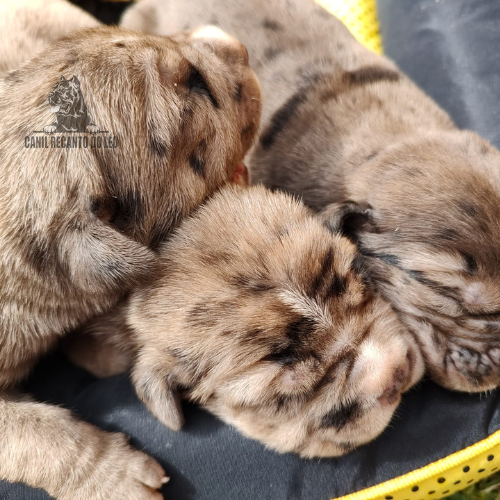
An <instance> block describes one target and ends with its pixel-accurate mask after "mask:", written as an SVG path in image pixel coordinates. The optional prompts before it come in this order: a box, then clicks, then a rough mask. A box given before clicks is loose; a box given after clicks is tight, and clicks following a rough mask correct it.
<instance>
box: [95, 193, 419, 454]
mask: <svg viewBox="0 0 500 500" xmlns="http://www.w3.org/2000/svg"><path fill="white" fill-rule="evenodd" d="M160 256H161V269H160V270H159V272H158V273H157V274H156V278H155V280H154V281H153V282H151V283H150V284H148V285H147V286H144V287H142V288H141V289H138V290H136V291H135V292H133V293H132V295H131V296H130V297H129V300H128V302H127V303H125V304H124V305H122V306H121V307H120V308H118V309H116V310H115V311H114V312H113V313H108V314H107V315H105V316H104V317H102V318H98V319H96V320H94V321H93V322H92V324H91V325H89V327H88V328H87V333H89V332H90V333H92V334H93V335H94V337H97V338H98V337H101V338H104V340H105V342H106V343H107V345H108V346H111V344H112V343H113V340H110V339H113V337H115V339H116V341H117V342H118V343H119V344H120V346H121V349H122V350H121V353H122V354H121V355H120V354H119V353H117V352H116V351H115V352H114V353H113V354H111V353H112V350H110V349H106V350H105V351H101V353H100V356H102V355H103V354H104V355H105V357H106V358H107V359H106V360H107V362H108V363H111V365H114V366H115V368H117V369H118V370H119V364H120V363H121V362H122V361H123V360H124V359H125V356H124V355H125V354H126V349H127V347H128V348H129V349H131V351H133V352H134V353H135V361H134V363H133V365H134V366H133V369H132V380H133V383H134V386H135V388H136V391H137V394H138V395H139V397H140V398H141V400H142V401H143V402H144V403H145V404H146V406H147V407H148V408H149V409H150V410H151V412H152V413H153V414H154V415H155V416H156V417H157V418H158V419H159V420H160V421H161V422H163V423H164V424H165V425H167V426H168V427H170V428H171V429H174V430H178V429H180V428H181V426H182V424H183V418H182V413H181V407H180V402H179V397H180V395H182V396H183V397H186V398H188V399H190V400H192V401H195V402H198V403H200V404H202V405H203V406H204V407H205V408H207V409H208V410H210V411H212V412H213V413H215V414H216V415H218V416H219V417H220V418H221V419H223V420H224V421H226V422H228V423H230V424H232V425H234V426H235V427H236V428H237V429H239V430H240V431H241V432H242V433H243V434H245V435H246V436H249V437H251V438H254V439H258V440H260V441H261V442H263V443H264V444H266V445H267V446H269V447H271V448H273V449H275V450H277V451H280V452H295V453H299V454H300V455H301V456H303V457H313V456H338V455H342V454H344V453H347V452H348V451H350V450H352V449H353V448H355V447H356V446H358V445H360V444H363V443H366V442H367V441H370V440H371V439H373V438H375V437H376V436H377V435H378V434H380V432H382V430H383V429H384V428H385V427H386V426H387V424H388V422H389V420H390V419H391V417H392V415H393V413H394V410H395V409H396V407H397V405H398V403H399V401H400V396H401V393H402V392H404V391H406V390H407V389H408V388H410V387H411V386H412V385H413V384H414V383H415V382H416V381H417V380H418V379H419V378H420V377H421V375H422V373H423V370H424V364H423V360H422V357H421V355H420V352H419V349H418V346H417V344H416V343H415V341H414V339H413V338H412V336H411V335H410V334H409V333H408V331H407V329H406V327H404V326H403V324H402V323H400V322H399V320H398V318H397V316H396V314H395V313H394V312H393V311H392V309H391V307H390V306H389V305H388V304H387V303H386V302H384V301H383V300H382V299H380V298H378V297H376V296H375V295H374V294H373V293H372V291H371V290H370V288H369V286H368V284H367V282H366V280H365V275H364V271H363V269H362V268H361V267H360V266H359V264H360V258H359V257H360V256H359V254H358V252H357V250H356V247H355V245H354V244H352V243H351V242H350V241H349V240H348V239H347V238H345V237H341V236H339V235H338V234H331V233H330V232H329V231H328V230H327V229H326V228H325V227H324V226H323V225H322V224H321V223H320V221H319V220H318V219H317V218H315V217H314V216H313V214H312V212H311V211H310V210H309V209H307V208H306V207H305V206H304V205H303V204H301V203H300V202H298V201H296V200H295V199H293V198H292V197H290V196H289V195H286V194H284V193H274V194H273V193H271V192H270V191H268V190H266V189H265V188H263V187H261V186H254V187H251V188H242V187H238V186H233V187H226V188H224V189H222V190H221V191H219V192H218V193H217V194H216V195H214V197H213V198H212V199H210V200H209V201H208V202H207V203H206V204H205V205H203V206H202V207H201V208H200V209H199V210H198V211H197V212H196V213H195V214H194V215H193V216H192V217H190V218H188V219H186V220H185V221H184V222H183V223H182V224H181V226H180V227H179V228H178V230H177V231H176V232H175V233H174V235H173V236H172V238H170V239H169V240H168V242H166V243H165V244H164V245H163V246H162V247H161V248H160ZM127 337H128V339H129V343H128V346H127V345H126V343H125V342H124V339H126V338H127ZM110 354H111V356H110ZM115 356H116V357H115ZM98 357H99V356H98ZM110 358H111V359H110ZM116 360H118V361H119V362H118V363H117V362H116ZM121 366H122V369H123V368H125V366H126V363H124V364H122V365H121ZM118 370H117V371H118ZM99 374H102V373H99Z"/></svg>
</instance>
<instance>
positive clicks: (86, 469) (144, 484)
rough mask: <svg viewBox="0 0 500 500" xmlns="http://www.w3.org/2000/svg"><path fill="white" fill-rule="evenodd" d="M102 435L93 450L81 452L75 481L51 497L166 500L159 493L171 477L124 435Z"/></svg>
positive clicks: (99, 499) (101, 499) (67, 499)
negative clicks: (130, 443) (129, 442)
mask: <svg viewBox="0 0 500 500" xmlns="http://www.w3.org/2000/svg"><path fill="white" fill-rule="evenodd" d="M99 434H100V436H99V438H100V439H99V440H98V441H97V443H96V442H94V447H93V449H88V448H87V449H82V450H80V457H81V460H79V461H78V462H76V464H75V466H74V468H73V470H72V471H71V478H72V479H73V480H68V481H67V482H66V483H65V485H64V486H63V487H62V488H61V490H59V491H57V492H49V493H52V494H54V496H55V497H56V498H57V499H58V500H89V499H92V500H162V499H163V495H162V494H161V493H160V492H159V491H157V490H158V489H160V488H161V487H162V485H163V484H165V483H166V482H167V481H168V477H166V475H165V471H164V470H163V468H162V467H161V465H160V464H159V463H158V462H157V461H156V460H155V459H153V458H151V457H149V456H148V455H146V454H144V453H142V452H140V451H137V450H134V449H132V448H131V447H130V445H129V444H128V439H127V438H126V436H124V435H123V434H109V433H104V432H99ZM85 448H86V447H85ZM94 448H95V449H94Z"/></svg>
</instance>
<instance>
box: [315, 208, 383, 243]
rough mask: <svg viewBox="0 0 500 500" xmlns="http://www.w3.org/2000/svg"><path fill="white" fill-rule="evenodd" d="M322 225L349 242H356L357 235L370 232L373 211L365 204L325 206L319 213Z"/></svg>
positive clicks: (372, 223) (372, 226)
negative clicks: (345, 237)
mask: <svg viewBox="0 0 500 500" xmlns="http://www.w3.org/2000/svg"><path fill="white" fill-rule="evenodd" d="M319 217H320V219H321V220H322V221H323V223H324V225H325V226H326V227H327V228H328V229H329V230H330V231H332V232H334V233H341V234H343V235H344V236H347V237H348V238H349V239H350V240H351V241H357V237H358V234H359V233H360V232H363V231H372V230H373V229H374V227H375V225H374V222H373V209H372V207H371V206H370V205H369V204H368V203H366V202H356V201H350V200H348V201H344V202H342V203H332V204H330V205H328V206H326V207H325V208H324V209H323V210H322V211H321V212H320V213H319Z"/></svg>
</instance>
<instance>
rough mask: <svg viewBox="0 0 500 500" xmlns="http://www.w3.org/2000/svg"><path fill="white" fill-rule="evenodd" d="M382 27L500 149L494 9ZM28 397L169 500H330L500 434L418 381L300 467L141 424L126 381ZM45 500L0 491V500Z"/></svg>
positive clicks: (203, 424)
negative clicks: (374, 425)
mask: <svg viewBox="0 0 500 500" xmlns="http://www.w3.org/2000/svg"><path fill="white" fill-rule="evenodd" d="M379 16H380V21H381V27H382V33H383V37H384V45H385V48H386V53H387V54H388V55H389V56H390V57H392V58H393V59H394V60H395V61H396V62H397V63H398V64H399V65H400V67H401V68H402V69H403V70H404V71H405V72H407V74H408V75H409V76H411V77H412V78H413V79H414V80H415V81H416V82H417V83H418V84H419V85H420V86H421V87H422V88H423V89H424V90H426V91H427V92H428V93H429V94H430V95H431V96H433V97H434V98H435V99H436V100H437V101H438V102H439V103H440V104H441V105H442V106H443V107H445V108H446V109H447V110H448V111H449V112H450V114H451V115H452V117H453V118H454V119H455V121H456V122H457V124H458V125H459V126H461V127H468V128H472V129H475V130H477V131H478V132H479V133H480V134H481V135H483V136H484V137H486V138H488V139H490V140H491V141H492V142H493V143H494V144H495V145H496V146H497V147H500V126H499V125H500V100H499V99H498V97H499V96H500V85H499V83H500V58H498V57H496V52H498V47H500V3H498V2H496V0H488V1H487V0H474V1H473V2H472V1H470V0H440V1H436V0H379ZM27 389H28V390H29V391H30V392H32V393H33V394H34V395H35V396H36V397H37V398H38V399H40V400H43V401H52V402H54V403H56V404H61V405H63V406H66V407H68V408H72V409H73V410H74V411H75V412H76V413H78V414H79V415H80V416H81V417H82V418H84V419H85V420H87V421H88V422H91V423H93V424H95V425H97V426H99V427H101V428H103V429H108V430H120V431H123V432H125V433H127V434H129V435H130V436H132V443H133V444H134V445H135V446H137V447H139V448H141V449H144V450H146V451H147V452H149V453H150V454H152V455H153V456H155V457H156V458H157V459H158V460H159V461H160V462H161V463H162V464H163V466H164V467H165V469H166V471H167V473H168V474H169V475H170V476H171V481H170V483H169V484H167V485H166V486H165V488H164V492H165V495H166V497H168V498H175V499H178V500H183V499H185V500H187V499H196V500H226V499H233V498H238V499H240V500H246V499H248V500H250V499H251V500H255V499H256V498H258V499H259V500H267V499H269V500H271V499H272V500H298V499H307V500H316V499H318V500H320V499H321V500H326V499H328V498H332V497H336V496H340V495H343V494H347V493H350V492H353V491H357V490H359V489H362V488H365V487H368V486H371V485H374V484H377V483H380V482H382V481H385V480H388V479H391V478H393V477H396V476H398V475H400V474H404V473H406V472H409V471H411V470H413V469H416V468H419V467H422V466H424V465H426V464H428V463H430V462H433V461H435V460H437V459H439V458H442V457H444V456H446V455H448V454H450V453H453V452H455V451H458V450H460V449H462V448H464V447H466V446H469V445H471V444H473V443H475V442H477V441H479V440H481V439H483V438H485V437H487V436H488V435H490V434H491V433H492V432H494V431H496V430H498V429H500V402H499V397H500V392H499V391H494V392H493V393H491V394H489V395H487V396H485V395H466V394H458V393H452V392H449V391H446V390H444V389H442V388H440V387H438V386H436V385H434V384H433V383H432V382H430V381H425V382H423V383H422V384H420V386H419V387H418V388H417V389H415V390H413V391H411V392H410V393H409V394H407V395H405V397H404V400H403V403H402V405H401V408H400V410H399V411H398V414H397V416H396V417H395V418H394V420H393V422H392V423H391V425H390V426H389V428H388V429H387V430H386V431H385V432H384V434H383V435H382V436H381V437H380V438H379V439H377V440H376V441H374V442H373V443H370V444H369V445H367V446H365V447H362V448H360V449H359V450H356V451H354V452H352V453H350V454H349V455H347V456H345V457H343V458H340V459H328V460H301V459H299V458H298V457H296V456H293V455H278V454H276V453H274V452H271V451H269V450H266V449H265V448H264V447H263V446H262V445H260V444H259V443H257V442H255V441H251V440H248V439H245V438H244V437H242V436H240V435H239V434H238V433H237V432H236V431H235V430H234V429H232V428H230V427H228V426H226V425H224V424H223V423H221V422H220V421H218V420H217V419H216V418H214V417H213V416H211V415H209V414H207V413H206V412H204V411H202V410H200V409H199V408H196V407H195V406H192V405H185V413H186V422H187V423H186V427H185V429H184V430H183V431H182V432H179V433H173V432H171V431H169V430H168V429H166V428H164V427H163V426H161V425H160V424H159V423H158V422H157V421H156V420H155V419H154V418H153V417H152V416H151V415H149V414H148V412H147V411H146V410H145V409H144V407H143V406H142V405H141V404H140V402H139V401H138V400H137V398H136V397H135V395H134V392H133V389H132V387H131V385H130V383H129V380H128V377H127V376H125V375H123V376H119V377H113V378H109V379H105V380H97V379H95V378H93V377H92V376H90V375H89V374H87V373H86V372H84V371H82V370H79V369H77V368H74V367H72V366H71V365H69V364H68V363H67V362H66V361H65V360H64V359H63V358H62V357H59V356H52V357H50V358H48V359H47V360H45V361H44V362H43V363H42V364H41V365H40V366H39V368H38V369H37V371H36V372H35V374H34V375H33V377H32V378H31V380H30V381H29V383H28V386H27ZM488 472H489V471H486V472H485V474H486V473H488ZM464 474H465V475H466V473H464ZM48 498H49V497H48V495H46V494H45V493H44V492H41V491H39V490H34V489H30V488H27V487H26V486H23V485H11V484H8V483H2V482H0V499H2V500H4V499H5V500H19V499H26V500H47V499H48ZM89 500H91V499H89Z"/></svg>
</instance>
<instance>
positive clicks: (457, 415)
mask: <svg viewBox="0 0 500 500" xmlns="http://www.w3.org/2000/svg"><path fill="white" fill-rule="evenodd" d="M27 389H29V391H30V392H31V393H32V394H34V395H35V396H36V397H37V398H38V399H40V400H44V401H50V402H53V403H55V404H61V405H63V406H66V407H68V408H71V409H73V411H75V412H76V413H77V414H78V415H80V416H81V417H82V418H83V419H85V420H86V421H88V422H91V423H93V424H95V425H97V426H98V427H101V428H102V429H106V430H112V431H117V430H120V431H123V432H125V433H127V434H128V435H130V436H131V437H132V444H134V445H135V446H137V447H138V448H139V449H144V450H146V451H147V452H148V453H150V454H151V455H153V456H154V457H156V458H157V459H158V460H159V461H160V463H162V465H163V466H164V467H165V470H166V471H167V474H168V475H170V476H171V481H170V483H168V484H167V485H166V486H165V488H164V493H165V497H166V498H174V499H176V500H188V499H196V500H226V499H227V500H229V499H233V498H238V499H240V500H255V499H256V498H258V499H259V500H299V499H303V500H306V499H307V500H327V499H329V498H332V497H336V496H340V495H343V494H346V493H349V492H352V491H356V490H359V489H362V488H364V487H367V486H371V485H373V484H377V483H379V482H382V481H385V480H387V479H391V478H392V477H395V476H398V475H400V474H404V473H405V472H409V471H411V470H413V469H415V468H419V467H422V466H424V465H426V464H428V463H430V462H432V461H434V460H437V459H439V458H442V457H443V456H445V455H448V454H449V453H453V452H455V451H458V450H460V449H462V448H464V447H466V446H469V445H471V444H473V443H475V442H477V441H478V440H480V439H483V438H485V437H487V436H488V435H489V434H491V433H492V432H494V431H496V430H498V429H499V428H500V404H499V397H500V393H499V392H498V391H496V392H494V393H493V394H491V395H489V396H488V397H485V396H484V395H464V394H458V393H452V392H449V391H446V390H444V389H441V388H440V387H438V386H436V385H435V384H433V383H431V382H429V381H426V382H424V383H422V384H421V386H420V387H418V388H417V389H416V390H413V391H411V392H410V393H408V394H406V395H405V398H404V401H403V404H402V405H401V407H400V410H399V411H398V415H397V416H396V418H394V420H393V422H392V423H391V425H390V426H389V428H388V429H387V430H386V431H385V432H384V434H383V435H382V436H381V437H380V438H379V439H377V440H376V441H374V442H372V443H370V444H368V445H366V446H364V447H362V448H360V449H358V450H356V451H354V452H353V453H350V454H349V455H347V456H345V457H343V458H340V459H321V460H318V459H315V460H303V459H300V458H298V457H297V456H295V455H278V454H276V453H274V452H272V451H269V450H266V449H265V448H264V447H263V446H262V445H261V444H260V443H258V442H256V441H252V440H249V439H246V438H244V437H243V436H241V435H240V434H239V433H238V432H236V431H235V430H234V429H232V428H231V427H228V426H226V425H225V424H223V423H222V422H220V421H219V420H218V419H216V418H215V417H213V416H212V415H210V414H208V413H206V412H204V411H202V410H201V409H199V408H197V407H195V406H193V405H189V404H185V405H184V409H185V415H186V426H185V428H184V430H183V431H181V432H178V433H175V432H171V431H169V430H168V429H166V428H164V427H163V426H162V425H161V424H160V423H159V422H158V421H156V420H155V419H154V418H153V417H152V416H151V415H150V414H149V413H148V412H147V411H146V410H145V408H144V407H143V406H142V404H141V403H140V402H139V401H138V399H137V398H136V396H135V394H134V391H133V388H132V387H131V385H130V382H129V380H128V376H126V375H122V376H118V377H112V378H109V379H104V380H98V379H95V378H94V377H92V376H91V375H89V374H88V373H86V372H85V371H83V370H80V369H78V368H75V367H73V366H71V365H70V364H69V363H68V362H66V361H65V360H64V358H62V357H57V356H53V357H50V358H49V359H47V360H45V361H44V362H43V363H42V364H41V366H39V368H38V369H37V371H36V373H35V374H34V375H33V377H32V378H31V380H30V382H29V384H28V387H27ZM9 494H10V495H11V496H8V495H9ZM0 498H1V499H16V500H17V499H26V500H47V499H49V498H50V497H49V496H48V495H46V494H45V493H44V492H40V491H37V490H32V489H29V488H27V487H26V486H23V485H14V486H13V485H7V484H6V483H3V484H2V483H0Z"/></svg>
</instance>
